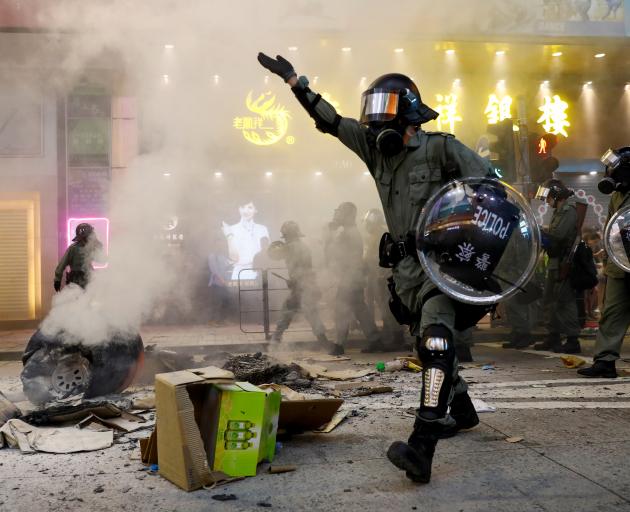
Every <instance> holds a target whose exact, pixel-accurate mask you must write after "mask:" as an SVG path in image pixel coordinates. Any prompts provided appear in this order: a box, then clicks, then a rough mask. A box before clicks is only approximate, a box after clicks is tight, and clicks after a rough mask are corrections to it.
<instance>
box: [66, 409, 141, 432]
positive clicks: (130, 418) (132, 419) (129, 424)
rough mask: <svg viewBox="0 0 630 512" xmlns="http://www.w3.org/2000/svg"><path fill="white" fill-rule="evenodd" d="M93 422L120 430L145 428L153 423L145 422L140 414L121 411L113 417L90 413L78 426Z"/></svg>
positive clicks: (130, 430) (127, 430) (85, 425)
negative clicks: (102, 416)
mask: <svg viewBox="0 0 630 512" xmlns="http://www.w3.org/2000/svg"><path fill="white" fill-rule="evenodd" d="M93 423H100V424H101V425H104V426H106V427H110V428H114V429H116V430H120V431H122V432H133V431H134V430H139V429H141V428H147V427H149V426H151V425H152V424H153V422H147V420H146V419H144V418H143V417H142V416H138V415H137V414H131V413H129V412H125V411H121V412H120V415H119V416H118V417H114V418H101V417H100V416H97V415H96V414H94V413H92V414H90V415H89V416H88V417H87V418H85V419H83V420H81V421H80V422H79V424H78V427H79V428H84V427H87V426H88V425H91V424H93Z"/></svg>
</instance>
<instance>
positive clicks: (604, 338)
mask: <svg viewBox="0 0 630 512" xmlns="http://www.w3.org/2000/svg"><path fill="white" fill-rule="evenodd" d="M601 160H602V163H604V165H605V166H606V176H605V177H604V179H602V180H601V181H600V182H599V184H598V188H599V191H600V192H602V193H603V194H612V196H611V197H610V202H609V203H608V219H607V221H606V222H607V223H608V221H610V218H611V217H612V216H613V215H614V214H615V212H617V211H619V210H621V209H622V208H626V207H628V206H630V147H622V148H619V149H617V150H612V149H609V150H608V151H606V153H604V155H603V156H602V158H601ZM604 273H605V274H606V276H607V281H606V291H605V297H604V311H603V313H602V317H601V318H600V320H599V330H598V331H597V338H596V341H595V355H594V356H593V365H592V366H589V367H587V368H580V369H579V370H578V373H579V374H580V375H583V376H585V377H607V378H615V377H617V369H616V368H615V361H616V360H617V359H619V353H620V352H621V345H622V344H623V338H624V336H625V334H626V331H627V330H628V327H630V288H629V286H630V276H629V274H628V273H627V272H624V271H623V269H621V268H619V267H618V266H617V265H615V264H614V263H613V262H612V261H611V260H610V259H608V261H607V262H606V264H605V267H604Z"/></svg>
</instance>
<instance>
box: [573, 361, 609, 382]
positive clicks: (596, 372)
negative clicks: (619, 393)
mask: <svg viewBox="0 0 630 512" xmlns="http://www.w3.org/2000/svg"><path fill="white" fill-rule="evenodd" d="M577 372H578V373H579V374H580V375H584V377H604V378H606V379H616V378H617V370H616V368H615V362H614V361H604V360H602V359H596V360H595V362H594V363H593V366H589V367H588V368H580V369H579V370H578V371H577Z"/></svg>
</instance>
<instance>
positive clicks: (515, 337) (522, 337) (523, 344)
mask: <svg viewBox="0 0 630 512" xmlns="http://www.w3.org/2000/svg"><path fill="white" fill-rule="evenodd" d="M532 343H533V342H532V337H531V334H529V333H526V332H514V333H512V334H510V341H508V342H506V343H504V344H503V345H501V346H502V347H503V348H514V349H523V348H527V347H529V346H530V345H531V344H532Z"/></svg>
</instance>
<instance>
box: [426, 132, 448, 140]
mask: <svg viewBox="0 0 630 512" xmlns="http://www.w3.org/2000/svg"><path fill="white" fill-rule="evenodd" d="M424 133H425V134H427V135H441V136H442V137H448V138H452V139H454V138H455V135H453V134H452V133H447V132H424Z"/></svg>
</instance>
